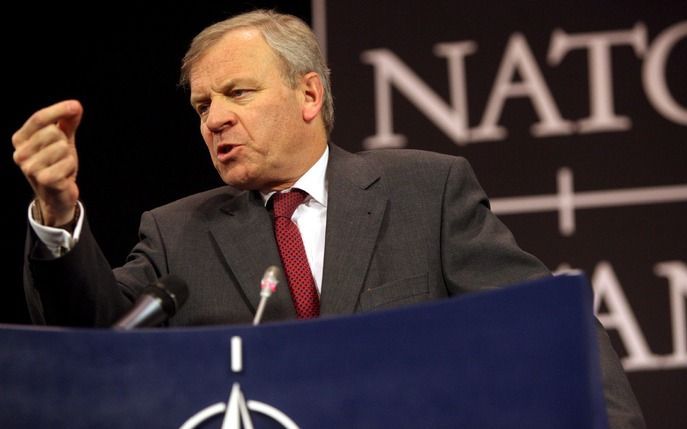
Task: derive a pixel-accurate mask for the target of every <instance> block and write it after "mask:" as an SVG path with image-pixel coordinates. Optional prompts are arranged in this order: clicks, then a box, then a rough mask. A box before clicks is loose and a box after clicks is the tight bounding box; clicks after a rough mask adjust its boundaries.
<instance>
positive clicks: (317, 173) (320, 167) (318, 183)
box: [260, 146, 329, 207]
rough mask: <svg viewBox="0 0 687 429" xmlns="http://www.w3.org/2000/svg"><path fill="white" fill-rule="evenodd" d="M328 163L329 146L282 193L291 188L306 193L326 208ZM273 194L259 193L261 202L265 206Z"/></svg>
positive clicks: (272, 192)
mask: <svg viewBox="0 0 687 429" xmlns="http://www.w3.org/2000/svg"><path fill="white" fill-rule="evenodd" d="M328 161H329V146H326V147H325V149H324V153H322V156H321V157H320V159H318V160H317V162H316V163H315V164H313V166H312V167H310V169H309V170H308V171H306V172H305V174H304V175H302V176H301V178H300V179H298V180H297V181H296V183H294V185H293V187H291V188H289V189H286V190H284V191H282V192H286V191H290V190H291V189H293V188H298V189H301V190H303V191H305V192H307V193H308V195H309V196H310V197H311V198H312V199H313V200H315V201H317V202H318V203H320V204H321V205H323V206H324V207H327V180H326V172H327V162H328ZM274 193H275V191H271V192H267V193H264V192H260V196H262V201H263V202H264V203H265V205H267V202H268V201H269V199H270V197H271V196H272V195H273V194H274Z"/></svg>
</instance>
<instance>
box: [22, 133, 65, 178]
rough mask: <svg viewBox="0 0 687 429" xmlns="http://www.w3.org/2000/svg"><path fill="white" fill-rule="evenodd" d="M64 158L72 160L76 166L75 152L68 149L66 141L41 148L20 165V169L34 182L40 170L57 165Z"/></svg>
mask: <svg viewBox="0 0 687 429" xmlns="http://www.w3.org/2000/svg"><path fill="white" fill-rule="evenodd" d="M65 158H72V159H73V161H72V162H73V163H74V164H76V157H75V152H74V151H73V150H71V149H70V145H69V143H67V141H66V140H60V141H58V142H55V143H53V144H50V145H48V146H46V147H45V148H43V150H41V151H40V152H37V153H36V154H34V155H33V156H32V157H31V158H29V159H27V160H26V161H25V162H23V163H22V165H21V169H22V172H23V173H24V175H26V176H27V177H29V178H30V179H33V180H35V179H36V178H37V177H38V174H39V173H40V171H41V170H44V169H47V168H48V167H50V166H52V165H54V164H57V163H58V162H60V161H62V160H63V159H65Z"/></svg>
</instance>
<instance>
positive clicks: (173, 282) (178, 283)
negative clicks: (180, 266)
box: [141, 274, 188, 317]
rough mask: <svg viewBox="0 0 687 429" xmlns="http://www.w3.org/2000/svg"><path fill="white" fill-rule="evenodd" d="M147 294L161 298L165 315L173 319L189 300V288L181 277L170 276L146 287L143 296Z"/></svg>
mask: <svg viewBox="0 0 687 429" xmlns="http://www.w3.org/2000/svg"><path fill="white" fill-rule="evenodd" d="M146 293H150V294H152V295H154V296H156V297H158V298H160V300H161V301H162V304H161V305H162V309H163V310H164V312H165V314H166V315H167V317H172V316H173V315H174V314H175V313H176V312H177V311H178V310H179V308H181V306H182V305H184V303H185V302H186V300H187V299H188V286H187V285H186V282H185V281H184V280H183V279H182V278H181V277H179V276H177V275H175V274H168V275H166V276H163V277H160V278H159V279H158V281H156V282H155V283H152V284H150V285H148V286H146V287H145V289H143V292H142V293H141V295H143V294H146Z"/></svg>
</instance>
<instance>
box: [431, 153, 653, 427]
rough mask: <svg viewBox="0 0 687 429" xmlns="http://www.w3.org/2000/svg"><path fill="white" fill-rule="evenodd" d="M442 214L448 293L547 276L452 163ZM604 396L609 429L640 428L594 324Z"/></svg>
mask: <svg viewBox="0 0 687 429" xmlns="http://www.w3.org/2000/svg"><path fill="white" fill-rule="evenodd" d="M444 189H445V192H444V202H443V212H442V238H441V239H442V249H444V250H442V258H443V260H442V266H443V267H444V268H443V269H444V278H445V279H446V282H447V285H448V287H449V291H450V293H460V292H463V291H472V290H482V289H485V288H493V287H498V286H502V285H508V284H512V283H517V282H521V281H525V280H529V279H534V278H537V277H544V276H548V275H550V272H549V270H548V269H547V268H546V267H545V266H544V264H542V263H541V262H540V261H539V260H538V259H537V258H535V257H534V256H532V255H530V254H528V253H526V252H525V251H523V250H522V249H520V248H519V247H518V245H517V243H516V241H515V239H514V238H513V235H512V234H511V232H510V231H509V230H508V228H507V227H506V226H505V225H504V224H503V223H502V222H501V221H500V220H499V219H498V218H497V217H496V216H495V215H494V214H493V213H492V212H491V210H490V207H489V201H488V199H487V196H486V194H485V193H484V191H483V189H482V188H481V186H480V185H479V183H478V181H477V179H476V177H475V175H474V172H473V171H472V168H471V167H470V165H469V164H468V162H467V161H466V160H465V159H463V158H457V159H456V162H455V163H454V164H453V165H452V167H451V169H450V171H449V174H448V176H447V182H446V185H445V188H444ZM596 327H597V330H596V333H597V342H598V345H599V353H600V362H601V372H602V377H603V380H602V382H603V387H604V397H605V399H606V408H607V411H608V417H609V427H610V428H611V429H616V428H618V429H620V428H637V429H640V428H644V427H645V424H644V419H643V417H642V413H641V410H640V408H639V405H638V403H637V400H636V398H635V396H634V393H633V392H632V389H631V387H630V384H629V382H628V380H627V377H626V376H625V373H624V371H623V368H622V366H621V365H620V360H619V359H618V356H617V354H616V353H615V351H614V350H613V348H612V346H611V343H610V340H609V338H608V335H607V334H606V331H605V330H604V328H603V326H602V325H601V323H599V322H598V320H597V321H596Z"/></svg>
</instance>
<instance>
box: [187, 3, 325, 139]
mask: <svg viewBox="0 0 687 429" xmlns="http://www.w3.org/2000/svg"><path fill="white" fill-rule="evenodd" d="M243 27H251V28H256V29H257V30H259V31H260V33H261V34H262V36H263V38H264V39H265V42H266V43H267V45H268V46H269V47H270V48H272V50H273V51H274V52H275V53H276V54H277V57H279V59H281V62H282V65H283V70H282V75H283V77H284V79H285V81H286V83H288V84H289V85H290V86H291V87H292V88H295V87H296V85H297V83H298V80H299V78H300V77H302V76H303V75H305V74H306V73H309V72H315V73H317V74H318V75H319V76H320V80H321V81H322V86H323V87H324V97H323V98H324V99H323V105H322V121H323V122H324V127H325V130H326V131H327V134H328V135H329V134H330V133H331V131H332V128H334V100H333V97H332V90H331V83H330V78H329V68H327V64H326V63H325V61H324V58H323V57H322V53H321V51H320V47H319V45H318V44H317V39H316V38H315V34H314V33H313V32H312V30H311V29H310V27H308V25H307V24H306V23H305V22H303V21H302V20H301V19H299V18H297V17H295V16H292V15H285V14H280V13H277V12H274V11H270V10H263V9H260V10H255V11H252V12H247V13H244V14H241V15H236V16H234V17H231V18H229V19H226V20H224V21H220V22H217V23H215V24H212V25H211V26H209V27H207V28H205V29H204V30H203V31H201V32H200V33H198V35H197V36H196V37H194V38H193V41H192V42H191V46H190V47H189V49H188V51H187V52H186V55H184V59H183V60H182V65H181V77H180V79H179V83H180V84H181V85H182V86H188V84H189V75H190V73H191V69H192V68H193V66H194V65H195V64H196V63H197V62H198V61H199V60H200V58H201V56H202V55H203V54H204V53H205V52H206V51H207V50H208V49H209V48H211V47H212V46H213V45H214V44H215V43H217V42H218V41H219V40H220V39H221V38H222V37H223V36H224V35H225V34H226V33H228V32H229V31H232V30H236V29H238V28H243Z"/></svg>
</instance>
